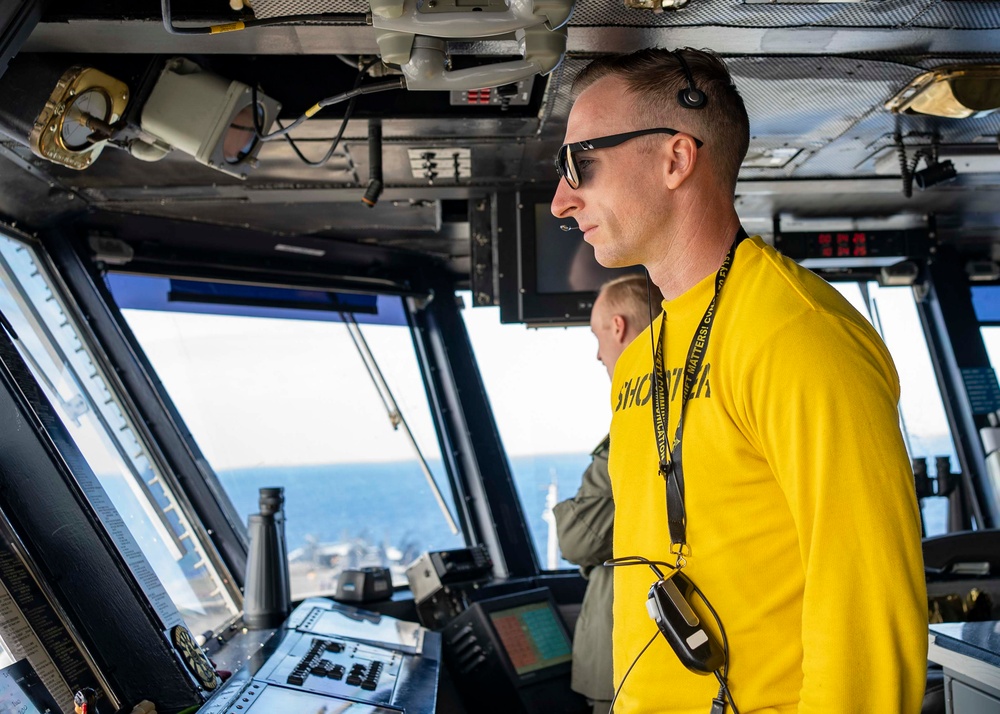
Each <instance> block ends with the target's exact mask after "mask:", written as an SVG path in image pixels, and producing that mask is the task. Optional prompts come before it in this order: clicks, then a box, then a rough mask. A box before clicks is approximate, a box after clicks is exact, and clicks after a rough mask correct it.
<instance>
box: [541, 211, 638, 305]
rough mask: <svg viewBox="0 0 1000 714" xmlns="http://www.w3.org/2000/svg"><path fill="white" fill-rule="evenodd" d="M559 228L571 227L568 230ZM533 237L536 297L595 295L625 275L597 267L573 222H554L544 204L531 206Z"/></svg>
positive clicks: (569, 220) (570, 220)
mask: <svg viewBox="0 0 1000 714" xmlns="http://www.w3.org/2000/svg"><path fill="white" fill-rule="evenodd" d="M560 226H571V227H572V230H568V231H567V230H563V229H562V228H561V227H560ZM535 237H536V239H535V258H536V260H535V272H536V275H535V287H536V290H537V292H538V293H539V294H542V295H555V294H558V293H581V292H593V293H596V292H597V291H598V290H600V288H601V286H602V285H604V283H606V282H607V281H609V280H611V279H612V278H615V277H617V276H619V275H623V274H625V272H628V271H624V270H621V269H609V268H605V267H604V266H602V265H601V264H600V263H598V262H597V258H595V257H594V249H593V247H591V245H590V244H589V243H587V242H586V241H584V240H583V233H581V232H580V230H579V229H578V228H577V227H576V221H574V220H573V219H565V218H556V217H555V216H553V215H552V213H551V211H550V209H549V204H547V203H538V204H535ZM630 270H641V268H632V269H630Z"/></svg>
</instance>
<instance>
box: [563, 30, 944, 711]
mask: <svg viewBox="0 0 1000 714" xmlns="http://www.w3.org/2000/svg"><path fill="white" fill-rule="evenodd" d="M574 88H575V91H576V93H577V98H576V102H575V104H574V107H573V110H572V112H571V113H570V117H569V122H568V124H567V128H566V142H567V144H565V145H564V146H563V147H562V148H561V149H560V151H559V154H558V158H557V167H558V168H559V171H560V175H561V176H562V180H561V181H560V183H559V188H558V190H557V192H556V196H555V198H554V200H553V203H552V212H553V213H554V214H555V215H557V216H558V217H560V218H570V217H572V218H575V219H576V221H577V224H578V225H579V227H580V229H581V230H582V231H583V233H584V239H585V240H586V241H587V242H588V243H590V244H591V245H592V246H593V247H594V250H595V253H596V255H597V259H598V261H600V262H601V263H602V264H603V265H605V266H608V267H622V266H627V265H636V264H639V265H643V266H645V267H646V269H647V271H648V272H649V275H650V278H651V280H652V282H653V283H655V284H656V285H657V286H658V287H659V288H660V289H661V291H662V293H663V296H664V298H665V300H664V302H663V304H662V309H663V311H662V312H661V313H660V315H659V317H658V318H657V319H656V320H655V321H654V323H653V325H652V326H651V328H650V330H649V331H647V332H645V333H644V334H643V335H640V337H639V338H638V339H636V340H635V341H634V342H633V343H632V344H631V345H629V346H628V347H627V348H626V349H625V351H624V352H623V354H622V355H621V357H620V358H619V360H618V364H617V367H616V369H615V375H614V379H613V383H612V394H611V407H612V410H613V420H612V425H611V452H610V457H609V471H610V475H611V481H612V486H613V493H614V500H615V508H616V514H615V534H614V552H615V555H616V556H617V557H618V558H622V557H627V556H638V557H642V558H646V559H648V560H650V561H659V562H660V563H663V565H657V566H656V567H657V568H658V569H659V570H660V571H661V572H662V573H663V575H664V576H665V577H668V578H670V576H672V578H670V580H669V582H670V583H676V584H677V585H678V588H679V589H678V590H677V592H680V593H682V594H683V595H686V596H687V597H686V598H683V599H684V600H685V602H688V603H689V604H690V606H691V607H692V608H693V609H694V611H695V613H696V615H697V616H698V618H696V619H695V620H694V622H696V624H697V627H696V629H697V632H696V633H695V634H696V636H692V637H691V638H689V639H688V640H684V639H683V638H681V640H680V641H679V644H677V643H676V642H675V643H674V644H673V645H672V644H670V643H669V642H668V640H667V637H666V636H661V635H660V634H659V633H660V631H661V629H663V630H670V627H669V626H664V627H663V628H659V627H658V625H657V623H656V622H654V621H653V620H652V619H650V618H651V615H656V614H657V613H656V612H655V608H654V611H647V594H648V593H649V592H650V588H651V586H652V585H654V583H656V582H657V580H658V578H657V576H656V575H655V574H653V573H652V572H651V570H650V568H649V567H646V566H645V565H641V564H640V565H637V566H633V567H619V568H617V569H616V570H615V581H614V592H615V597H614V637H613V639H614V670H615V684H616V687H620V688H621V689H620V694H619V699H618V702H617V703H616V704H615V707H614V711H615V712H616V714H646V713H650V714H652V713H653V712H656V713H658V714H659V713H665V712H670V713H676V714H681V713H683V714H706V712H709V711H711V712H713V714H715V713H717V712H721V711H724V710H727V711H728V710H734V711H735V710H736V709H738V711H739V713H740V714H750V713H751V712H757V713H761V712H768V713H769V714H785V713H791V712H797V713H799V714H806V713H807V712H808V713H810V714H862V713H868V712H893V713H895V712H901V713H904V714H909V713H911V712H918V711H919V710H920V703H921V698H922V694H923V689H924V679H925V668H926V655H927V609H926V594H925V586H924V579H923V567H922V558H921V552H920V519H919V512H918V507H917V503H916V497H915V493H914V490H913V480H912V474H911V471H910V466H909V460H908V457H907V454H906V450H905V447H904V445H903V441H902V437H901V434H900V431H899V422H898V416H897V412H896V404H897V402H898V399H899V380H898V377H897V375H896V371H895V368H894V366H893V364H892V360H891V358H890V356H889V354H888V351H887V350H886V348H885V346H884V345H883V344H882V341H881V340H880V339H879V337H878V335H877V333H876V332H875V331H874V330H873V329H872V327H871V325H869V324H868V322H867V321H866V320H865V319H864V318H863V317H862V316H861V315H859V314H858V313H857V312H856V311H855V310H854V309H853V308H852V307H851V306H850V305H849V304H848V303H847V301H846V300H844V299H843V298H842V297H841V296H840V294H839V293H838V292H837V291H836V290H834V289H833V288H832V287H831V286H830V285H828V284H827V283H825V282H824V281H822V280H821V279H820V278H818V277H817V276H815V275H813V274H812V273H810V272H809V271H807V270H804V269H802V268H800V267H799V266H797V265H796V264H795V263H793V262H792V261H790V260H787V259H785V258H784V257H782V256H781V255H780V254H778V253H777V252H776V251H774V250H773V249H772V248H771V247H769V246H768V245H766V244H765V243H764V242H763V241H762V240H761V239H760V238H759V237H753V238H749V237H747V236H746V234H745V233H744V232H743V231H742V228H741V227H740V221H739V218H738V216H737V215H736V211H735V209H734V206H733V196H734V193H735V187H736V179H737V176H738V173H739V168H740V164H741V162H742V160H743V158H744V156H745V155H746V151H747V147H748V143H749V121H748V119H747V114H746V110H745V108H744V105H743V101H742V99H741V98H740V96H739V93H738V91H737V90H736V87H735V86H733V84H732V80H731V78H730V76H729V73H728V71H727V70H726V67H725V64H724V63H723V62H722V61H721V60H720V59H719V58H718V57H716V56H715V55H714V54H712V53H709V52H703V51H697V50H690V49H685V50H680V51H676V52H668V51H666V50H655V49H654V50H643V51H640V52H637V53H634V54H632V55H627V56H621V57H608V58H604V59H601V60H598V61H596V62H594V63H592V64H591V65H590V66H589V67H588V68H587V69H586V70H584V72H583V73H581V75H580V76H578V78H577V80H576V83H575V86H574ZM682 416H683V418H682ZM672 566H676V567H679V568H680V572H681V575H680V576H678V575H674V573H675V572H676V571H675V570H672V569H671V567H672ZM687 582H691V583H694V585H696V586H697V587H698V588H699V589H700V591H701V592H702V593H703V594H704V597H705V598H706V599H707V600H708V601H709V602H711V604H712V606H713V608H714V610H715V612H716V614H717V616H718V619H716V617H715V616H713V615H711V614H709V610H708V608H707V607H706V606H705V604H704V602H703V601H702V600H701V598H699V597H698V596H697V595H694V594H691V593H690V592H689V591H688V588H687V587H686V585H685V583H687ZM665 587H666V586H665V585H664V586H657V588H654V590H653V591H652V592H653V593H654V594H655V593H661V592H662V591H663V589H664V588H665ZM654 602H657V601H656V600H654ZM678 607H680V606H678ZM665 611H666V610H665V609H661V610H660V612H661V613H663V612H665ZM678 612H679V610H678ZM648 613H649V614H648ZM699 618H700V619H699ZM660 619H661V620H665V619H669V618H664V617H663V616H661V617H660ZM720 623H721V625H720ZM689 624H690V623H689ZM681 627H682V629H683V625H682V626H681ZM723 628H724V629H723ZM674 629H675V630H676V627H675V628H674ZM692 631H693V630H691V629H690V627H689V629H687V630H684V632H685V633H687V632H692ZM706 632H707V635H706ZM723 632H724V637H723ZM713 641H714V643H716V645H717V646H718V649H719V650H720V651H721V650H722V649H723V643H724V644H725V646H724V649H725V655H726V656H725V663H724V664H722V665H719V666H718V671H717V673H716V674H717V677H712V676H710V675H709V676H703V675H700V674H698V673H695V671H694V670H693V669H688V668H687V667H685V666H684V664H682V662H681V659H680V657H679V656H678V653H680V654H684V648H685V647H687V648H689V650H690V652H694V651H696V650H697V651H701V652H702V655H701V656H704V652H707V651H708V649H710V647H711V646H712V642H713ZM647 643H649V646H648V649H645V650H644V649H643V648H644V647H645V646H646V645H647ZM640 653H642V654H641V656H640ZM633 663H634V667H633ZM630 668H631V670H630ZM709 671H710V672H711V670H709ZM626 672H628V679H627V681H625V683H624V686H622V682H623V679H624V678H625V676H626ZM717 678H718V681H717ZM720 682H722V683H723V685H722V687H721V688H720ZM734 705H735V706H734Z"/></svg>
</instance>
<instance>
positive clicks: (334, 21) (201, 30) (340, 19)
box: [160, 0, 365, 35]
mask: <svg viewBox="0 0 1000 714" xmlns="http://www.w3.org/2000/svg"><path fill="white" fill-rule="evenodd" d="M160 11H161V13H162V15H163V27H164V28H165V29H166V31H167V32H169V33H170V34H171V35H218V34H221V33H223V32H238V31H240V30H245V29H247V28H248V27H266V26H267V25H291V24H296V25H301V24H305V23H308V22H314V23H323V24H327V25H362V24H364V23H365V19H364V15H360V14H352V13H320V14H313V15H281V16H280V17H265V18H260V19H253V20H237V21H236V22H227V23H224V24H222V25H209V26H208V27H177V26H176V25H174V19H173V11H172V10H171V9H170V0H160Z"/></svg>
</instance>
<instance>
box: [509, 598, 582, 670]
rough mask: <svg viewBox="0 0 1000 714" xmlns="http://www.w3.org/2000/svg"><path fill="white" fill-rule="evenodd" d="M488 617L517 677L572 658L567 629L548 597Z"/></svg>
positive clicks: (554, 665) (548, 667) (549, 667)
mask: <svg viewBox="0 0 1000 714" xmlns="http://www.w3.org/2000/svg"><path fill="white" fill-rule="evenodd" d="M507 604H510V603H507ZM489 617H490V622H491V624H492V625H493V629H494V631H495V632H496V634H497V637H499V638H500V643H501V644H502V645H503V650H504V654H505V655H506V656H507V659H508V660H509V661H510V665H511V667H512V668H513V669H514V671H515V672H516V673H517V675H518V677H519V678H526V677H527V678H531V675H532V674H534V673H536V672H542V671H544V670H547V669H551V668H552V667H556V666H557V665H561V664H564V663H566V662H569V661H570V660H571V659H572V648H571V647H570V642H569V637H567V635H566V628H565V627H564V626H563V624H562V621H561V620H560V619H559V615H558V614H557V613H556V611H555V608H554V607H553V605H552V601H551V600H550V599H549V598H545V599H539V600H537V601H534V602H531V601H528V602H525V603H524V604H523V605H514V606H513V607H504V609H502V610H496V611H494V612H490V613H489Z"/></svg>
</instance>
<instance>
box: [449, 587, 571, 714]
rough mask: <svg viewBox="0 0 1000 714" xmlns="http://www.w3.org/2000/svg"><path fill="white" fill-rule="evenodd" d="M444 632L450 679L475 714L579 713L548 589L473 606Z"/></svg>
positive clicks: (565, 641) (565, 640)
mask: <svg viewBox="0 0 1000 714" xmlns="http://www.w3.org/2000/svg"><path fill="white" fill-rule="evenodd" d="M442 634H443V642H444V650H445V655H446V657H447V660H448V667H449V670H450V672H451V675H452V678H453V680H454V681H455V682H456V683H457V684H458V688H459V691H460V693H461V694H462V696H463V698H464V699H465V700H466V701H467V705H468V707H469V711H476V712H477V714H494V713H501V712H502V714H577V712H581V711H584V710H586V708H587V707H586V703H585V701H584V700H583V698H582V697H580V695H578V694H576V693H575V692H573V691H572V690H571V689H570V669H571V667H572V645H571V644H570V637H569V632H568V631H567V630H566V626H565V624H563V621H562V617H561V616H560V615H559V611H558V609H557V608H556V603H555V600H553V599H552V594H551V593H550V592H549V590H548V588H538V589H535V590H528V591H526V592H521V593H515V594H513V595H502V596H500V597H493V598H489V599H486V600H479V601H478V602H474V603H473V604H472V605H471V606H470V607H469V608H468V609H467V610H465V611H464V612H463V613H461V614H460V615H459V616H458V617H456V618H455V619H454V620H452V621H451V622H450V623H449V624H448V626H447V627H446V628H445V630H444V632H443V633H442Z"/></svg>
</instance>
